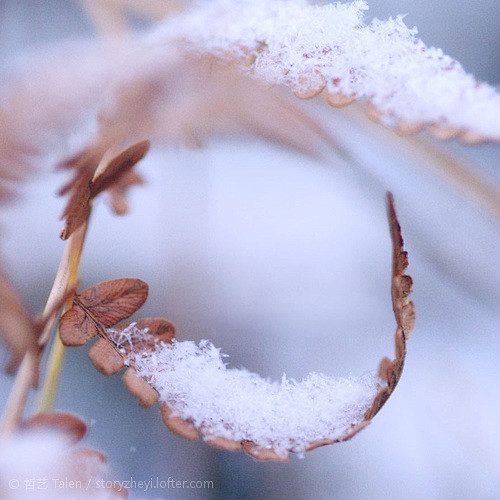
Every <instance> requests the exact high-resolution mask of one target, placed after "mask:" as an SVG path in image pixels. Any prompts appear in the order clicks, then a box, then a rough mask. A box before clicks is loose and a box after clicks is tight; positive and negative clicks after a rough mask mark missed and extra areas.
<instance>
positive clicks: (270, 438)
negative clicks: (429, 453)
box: [109, 324, 381, 452]
mask: <svg viewBox="0 0 500 500" xmlns="http://www.w3.org/2000/svg"><path fill="white" fill-rule="evenodd" d="M109 333H110V336H111V338H113V340H114V341H115V342H117V343H118V347H121V348H122V352H126V350H127V351H128V352H130V351H129V350H128V348H129V347H130V345H133V344H134V341H137V340H141V339H143V338H145V337H146V338H147V337H148V336H149V334H148V332H147V330H139V329H138V328H137V327H135V324H132V325H131V326H130V327H128V328H127V329H126V330H125V331H124V332H121V333H120V334H119V335H118V336H117V335H115V334H114V333H113V331H109ZM149 337H150V336H149ZM224 357H226V356H225V355H224V354H221V353H220V350H219V349H217V348H216V347H214V345H213V344H211V343H210V342H208V341H206V340H205V341H201V342H200V344H199V345H197V344H196V343H194V342H177V341H174V342H173V344H166V343H158V344H157V349H156V350H152V351H141V352H136V353H131V354H129V357H128V360H127V362H128V364H131V365H133V366H135V369H136V370H137V372H138V374H139V375H140V376H142V377H144V378H145V379H146V380H148V381H149V382H150V384H151V385H152V386H153V387H154V388H155V389H156V390H157V391H158V392H159V394H160V400H161V401H164V402H166V403H167V404H168V405H169V406H170V407H171V408H172V409H173V410H174V414H175V415H176V416H180V417H182V418H183V419H189V420H191V421H192V422H193V423H194V425H195V426H196V427H197V428H201V429H202V432H203V434H204V438H205V439H206V440H210V438H211V437H212V438H214V437H224V438H227V439H234V440H236V441H243V440H249V441H253V442H255V443H256V444H258V445H260V446H263V447H265V448H272V449H274V450H275V451H277V452H286V451H288V450H291V451H296V452H302V451H304V449H305V448H306V446H307V445H308V444H311V443H313V442H315V441H318V440H322V439H332V440H334V439H337V438H340V437H342V436H345V435H346V434H347V433H348V431H349V430H350V429H351V427H352V426H353V425H356V424H358V423H360V422H361V421H362V420H363V416H364V414H365V412H366V410H367V409H368V408H369V407H370V406H371V404H372V402H373V399H374V397H375V395H376V393H377V390H378V388H379V387H380V384H381V381H380V379H379V378H378V377H376V376H375V375H372V374H370V375H365V376H363V377H361V378H357V379H356V378H332V377H328V376H326V375H323V374H320V373H311V374H309V375H308V376H307V377H306V378H305V379H304V380H302V381H300V382H296V381H294V380H292V379H288V378H287V377H286V376H285V375H283V378H282V379H281V382H271V381H269V380H265V379H262V378H261V377H260V376H259V375H257V374H255V373H251V372H249V371H247V370H244V369H228V368H227V367H226V365H225V363H224V361H223V358H224Z"/></svg>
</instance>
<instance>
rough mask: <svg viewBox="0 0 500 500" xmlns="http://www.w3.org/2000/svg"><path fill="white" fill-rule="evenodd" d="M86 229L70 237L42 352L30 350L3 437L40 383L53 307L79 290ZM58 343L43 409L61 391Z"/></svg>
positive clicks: (49, 310)
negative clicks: (68, 294) (59, 386)
mask: <svg viewBox="0 0 500 500" xmlns="http://www.w3.org/2000/svg"><path fill="white" fill-rule="evenodd" d="M86 230H87V224H84V225H83V226H82V227H81V228H79V229H78V230H76V231H75V232H74V233H73V234H72V235H71V236H70V238H69V240H68V243H67V244H66V247H65V249H64V253H63V255H62V258H61V261H60V263H59V268H58V270H57V273H56V277H55V279H54V283H53V285H52V289H51V291H50V294H49V297H48V299H47V303H46V305H45V308H44V311H43V315H42V324H44V327H43V330H42V331H41V333H40V337H39V339H38V352H34V351H33V350H29V351H27V352H26V354H25V355H24V358H23V360H22V362H21V366H20V367H19V370H18V372H17V375H16V379H15V381H14V385H13V387H12V390H11V392H10V395H9V399H8V401H7V404H6V406H5V410H4V414H3V417H2V423H1V426H0V436H2V437H5V436H9V435H11V434H12V433H14V432H15V431H16V429H17V428H18V427H19V424H20V422H21V419H22V416H23V413H24V408H25V406H26V401H27V399H28V394H29V391H30V389H31V387H33V386H34V385H35V384H36V382H37V375H38V363H39V360H40V356H41V354H42V353H43V350H44V348H45V346H46V345H47V343H48V342H49V340H50V337H51V333H52V331H53V330H54V326H55V323H56V321H57V315H56V314H53V308H54V307H55V305H56V304H57V303H58V302H60V301H61V300H63V297H64V296H65V295H66V293H67V291H68V290H70V289H73V288H75V286H76V283H77V281H78V267H79V263H80V257H81V253H82V249H83V243H84V240H85V234H86ZM72 295H73V294H71V296H70V297H69V298H68V299H67V300H66V302H65V307H67V306H68V304H69V305H71V302H72V300H73V296H72ZM47 315H51V317H50V318H49V319H48V320H47V321H44V319H45V318H46V317H47ZM57 340H58V339H56V341H55V342H54V343H53V348H52V352H51V357H50V360H49V368H48V371H47V376H46V379H45V382H44V385H43V389H42V396H41V398H40V403H39V408H45V409H48V408H50V407H51V406H52V404H53V401H54V399H55V391H56V390H57V382H58V379H59V373H60V370H61V366H62V359H63V354H64V349H61V348H60V347H58V344H57Z"/></svg>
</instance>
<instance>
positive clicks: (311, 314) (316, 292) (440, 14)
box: [0, 0, 500, 500]
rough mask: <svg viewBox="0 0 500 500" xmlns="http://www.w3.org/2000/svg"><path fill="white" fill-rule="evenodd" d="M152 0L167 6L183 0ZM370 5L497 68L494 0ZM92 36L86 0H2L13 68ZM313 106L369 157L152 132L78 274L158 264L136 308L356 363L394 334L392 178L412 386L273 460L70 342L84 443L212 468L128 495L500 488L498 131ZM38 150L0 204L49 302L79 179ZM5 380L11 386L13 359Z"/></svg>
mask: <svg viewBox="0 0 500 500" xmlns="http://www.w3.org/2000/svg"><path fill="white" fill-rule="evenodd" d="M86 3H87V4H89V3H90V4H91V3H92V2H86ZM128 3H130V4H132V0H131V1H130V2H128ZM137 4H139V5H140V4H143V5H146V6H147V4H148V2H137ZM153 4H155V5H157V4H159V11H158V12H160V14H161V8H163V7H169V3H168V2H164V3H162V2H158V3H157V2H150V4H149V6H150V7H151V6H152V5H153ZM370 7H371V8H370V11H369V13H368V16H369V17H375V16H376V17H380V18H387V17H388V16H389V15H396V14H400V13H408V16H407V17H406V18H405V21H406V23H407V24H408V25H410V26H413V25H416V26H418V28H419V36H420V37H421V38H422V39H423V40H424V41H425V42H426V43H427V44H429V45H435V46H438V47H441V48H442V49H443V50H444V52H445V53H447V54H449V55H451V56H453V57H455V58H456V59H458V60H459V61H460V62H461V63H462V65H463V66H464V68H465V69H466V70H467V71H469V72H471V73H473V74H475V75H476V77H477V78H478V79H481V80H485V81H488V82H489V83H491V84H493V85H495V84H498V83H500V44H499V43H498V41H499V30H498V26H499V25H500V4H499V3H498V1H495V0H477V1H476V2H473V3H471V2H466V1H464V0H458V1H454V2H450V1H448V0H446V1H438V2H436V1H435V0H434V1H430V0H421V1H420V2H410V1H406V0H405V1H403V0H378V1H377V0H375V1H372V2H371V5H370ZM144 12H145V11H144V7H143V8H142V9H141V8H138V9H137V10H134V9H132V16H131V25H132V27H133V29H137V30H143V29H147V27H148V25H149V24H151V22H152V17H155V16H156V15H157V11H156V10H155V12H154V13H152V12H151V10H148V13H147V15H145V14H144ZM96 36H101V34H100V33H99V29H98V28H97V29H96V25H95V24H94V23H93V21H92V17H91V16H89V9H88V5H87V7H86V8H85V7H83V6H82V3H80V2H78V1H62V0H60V1H56V0H45V1H42V2H33V1H28V0H0V78H2V70H1V67H2V66H3V65H5V64H7V63H8V62H9V61H10V60H12V58H14V57H16V56H17V55H19V54H20V53H21V52H22V51H23V50H26V49H29V48H31V47H34V46H37V45H40V44H46V43H52V42H56V41H58V40H61V39H64V38H68V37H69V38H80V37H96ZM299 104H300V105H301V106H302V109H303V110H304V111H305V112H307V113H309V114H311V115H312V116H314V117H315V118H316V119H317V120H320V121H321V124H322V125H323V126H324V127H325V128H327V129H328V130H330V131H331V132H332V133H333V134H335V135H336V136H337V137H338V138H339V141H340V142H341V143H342V145H343V147H344V148H346V149H347V150H348V151H349V153H350V155H351V158H352V159H353V161H351V162H348V161H345V160H343V159H341V158H340V157H338V156H336V155H335V153H334V152H332V154H331V156H329V157H327V158H324V159H317V158H316V159H315V158H310V157H306V156H304V155H300V154H298V153H295V152H291V151H289V150H286V149H284V148H280V147H279V146H276V145H271V144H268V143H265V142H264V141H261V140H258V139H255V138H253V137H241V138H232V139H230V140H229V139H227V140H220V139H219V140H213V141H210V142H208V144H207V145H206V147H204V148H203V149H201V150H196V151H191V150H188V149H182V148H165V147H161V146H160V145H156V146H155V147H154V148H153V150H152V152H151V153H150V155H149V156H148V157H147V158H146V159H145V160H144V161H143V162H142V163H141V164H140V167H139V170H140V171H141V173H143V174H144V176H145V178H146V180H147V184H146V185H145V186H144V187H140V188H136V189H133V190H132V192H131V197H130V202H131V212H130V214H129V215H127V216H125V217H123V218H117V217H115V216H112V215H111V214H110V212H109V210H108V208H107V207H106V206H105V203H103V202H102V201H101V202H99V203H98V205H97V208H96V210H95V212H94V214H93V217H92V221H91V226H90V230H89V235H88V240H87V243H86V248H85V251H84V257H83V261H82V269H81V285H82V287H86V286H89V285H91V284H94V283H96V282H99V281H104V280H107V279H112V278H118V277H128V276H130V277H139V278H141V279H143V280H145V281H147V282H148V283H149V285H150V298H149V300H148V302H147V304H146V305H145V306H144V308H143V309H142V310H141V316H165V317H167V318H169V319H170V320H172V321H173V322H174V323H175V324H176V325H177V329H178V338H179V339H180V340H188V339H189V340H199V339H205V338H208V339H210V340H212V341H213V342H214V343H215V345H216V346H218V347H221V348H222V350H223V352H226V353H228V354H230V356H231V357H230V362H231V364H232V365H233V366H244V367H246V368H248V369H250V370H252V371H257V372H258V373H260V374H261V375H262V376H266V377H272V378H279V377H281V375H282V373H284V372H285V373H286V374H287V375H288V376H291V377H296V378H302V377H304V376H305V375H306V374H307V373H308V372H310V371H319V372H324V373H328V374H330V375H339V376H343V375H348V374H354V375H359V374H361V373H363V372H365V371H368V370H372V369H375V368H376V367H377V366H378V362H379V360H380V359H381V358H382V357H384V356H386V355H391V356H392V354H393V334H394V329H395V325H394V319H393V316H392V310H391V302H390V293H389V288H390V266H391V263H390V258H391V250H390V240H389V235H388V229H387V223H386V220H385V206H384V193H385V191H386V190H387V189H390V190H391V191H393V192H394V195H395V199H396V206H397V209H398V213H399V217H400V221H401V225H402V229H403V235H404V236H405V241H406V247H407V250H408V251H409V255H410V268H409V272H410V274H411V275H412V276H413V278H414V282H415V286H414V294H413V300H414V302H415V304H416V308H417V327H416V329H415V332H414V333H413V334H412V336H411V338H410V340H409V345H408V357H407V362H406V368H405V372H404V374H403V377H402V379H401V381H400V384H399V386H398V388H397V390H396V392H395V393H394V395H393V397H392V398H391V399H390V400H389V402H388V403H387V405H386V406H385V407H384V409H383V410H382V411H381V412H380V414H379V415H378V416H377V417H376V418H375V419H374V421H373V422H372V424H371V425H370V426H369V428H368V429H366V430H365V431H364V432H362V433H360V434H359V435H358V436H356V437H355V438H354V439H353V440H352V441H350V442H347V443H344V444H339V445H334V446H328V447H324V448H320V449H318V450H315V451H313V452H311V453H309V454H307V456H306V457H305V459H303V460H300V459H293V460H292V461H291V462H290V463H288V464H274V463H258V462H255V461H253V460H252V459H250V458H249V457H247V456H245V455H244V454H242V453H240V454H232V453H228V452H222V451H218V450H215V449H212V448H210V447H208V446H206V445H205V444H203V443H202V442H195V443H190V442H187V441H184V440H182V439H180V438H178V437H177V436H175V435H173V434H171V433H170V432H169V431H168V430H167V429H166V428H165V427H164V426H163V424H162V422H161V420H160V418H159V415H158V409H157V408H152V409H142V408H139V407H138V405H137V403H136V401H135V400H134V399H133V398H132V397H131V396H129V394H128V393H127V391H126V390H125V388H124V387H123V385H122V383H121V380H120V377H119V376H115V377H112V378H106V377H104V376H103V375H101V374H100V373H98V372H97V371H96V370H94V368H93V366H92V364H91V362H90V360H89V359H88V358H87V356H86V348H79V349H70V350H68V351H67V354H66V358H65V364H64V371H63V375H62V381H61V387H60V393H59V397H58V400H57V407H58V408H60V409H67V410H71V411H74V412H77V413H79V414H80V415H82V416H84V417H85V419H86V420H87V421H88V422H89V423H90V433H89V436H88V438H87V444H88V445H89V446H95V447H97V448H99V449H102V450H103V451H105V453H106V454H107V455H108V457H109V462H110V464H111V469H112V477H113V478H114V479H123V480H125V479H128V478H130V477H132V478H134V479H135V480H137V481H139V480H146V481H148V480H149V479H150V478H156V477H158V478H159V479H160V480H168V478H169V477H171V478H174V479H175V480H210V481H213V482H214V485H215V488H214V489H205V490H202V489H198V490H189V489H183V490H179V489H177V490H176V489H169V490H155V491H152V492H143V491H136V492H131V498H228V499H231V498H235V499H236V498H245V499H246V498H269V499H278V498H284V497H287V498H293V499H295V498H297V499H299V498H312V499H318V500H322V499H329V498H339V499H355V498H356V499H357V498H368V499H369V498H374V499H375V498H410V499H413V498H415V499H416V498H439V499H441V498H443V499H446V498H450V499H451V498H453V499H459V498H468V499H469V498H478V499H479V498H481V499H482V498H485V499H489V498H491V499H493V498H499V497H500V475H499V471H500V435H499V432H498V422H499V417H500V398H499V396H500V394H499V383H498V381H499V373H498V371H499V370H498V359H499V357H500V341H499V339H498V330H499V324H500V323H499V320H500V314H499V307H498V305H499V299H500V288H499V278H500V265H499V259H498V254H499V249H500V234H499V227H498V220H499V219H498V197H497V198H496V200H495V190H496V192H497V193H498V186H499V180H500V176H499V170H498V167H499V166H500V159H499V154H498V152H499V150H498V146H491V145H482V146H474V147H465V146H462V145H460V144H458V143H456V142H451V143H438V142H437V141H434V140H433V139H431V138H430V137H428V136H426V135H425V134H423V135H422V136H419V137H417V138H400V137H398V136H397V135H395V134H393V133H391V132H389V131H387V130H385V129H383V128H382V127H380V126H378V125H375V124H373V123H371V122H369V121H368V120H367V119H366V118H365V117H364V116H362V115H361V113H360V112H359V110H358V109H357V108H356V107H353V108H348V109H346V110H335V109H331V108H327V107H326V106H325V105H324V104H323V103H322V102H321V101H320V100H314V101H310V102H309V101H308V102H304V103H299ZM42 166H43V167H44V168H42V169H41V170H40V172H39V173H38V174H37V175H35V176H34V177H32V178H31V179H30V180H29V181H28V182H27V183H26V184H24V186H23V188H22V194H21V196H20V197H19V199H18V200H17V201H16V203H15V204H11V205H9V206H5V207H2V210H1V214H0V224H1V233H2V238H1V242H0V250H1V253H2V256H3V260H4V263H5V265H6V268H7V269H8V271H9V275H10V276H11V278H12V280H13V282H14V283H15V285H16V286H17V288H18V290H19V292H20V294H21V295H22V297H23V298H24V299H25V300H26V302H27V303H28V304H29V305H30V307H31V308H32V310H33V311H38V310H40V309H41V308H42V307H43V304H44V302H45V300H46V296H47V293H48V291H49V289H50V286H51V283H52V279H53V277H54V274H55V271H56V269H57V265H58V262H59V259H60V255H61V253H62V249H63V242H62V241H61V240H59V238H58V235H59V232H60V230H61V227H62V225H61V222H60V221H59V220H58V219H59V216H60V213H61V211H62V208H63V201H62V200H61V199H59V198H57V197H56V196H55V191H56V188H57V187H58V186H59V185H60V184H61V183H62V182H63V180H64V178H63V176H61V174H60V173H55V172H54V171H53V170H52V168H51V165H49V163H47V164H46V165H42ZM457 172H459V173H463V172H465V173H466V175H465V178H464V177H463V176H461V175H459V173H457ZM464 179H465V180H464ZM477 186H480V188H478V187H477ZM495 203H496V208H495ZM2 361H3V360H2ZM0 379H1V384H0V397H1V400H2V401H5V399H6V397H7V394H8V390H9V387H10V384H11V379H10V378H8V377H7V376H5V375H4V374H1V375H0Z"/></svg>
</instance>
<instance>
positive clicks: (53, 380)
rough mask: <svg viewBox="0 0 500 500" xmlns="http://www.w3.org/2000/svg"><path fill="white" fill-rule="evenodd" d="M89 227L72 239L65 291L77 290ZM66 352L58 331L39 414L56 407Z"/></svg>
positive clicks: (68, 303) (53, 344)
mask: <svg viewBox="0 0 500 500" xmlns="http://www.w3.org/2000/svg"><path fill="white" fill-rule="evenodd" d="M87 227H88V221H87V222H86V223H85V224H84V225H83V226H82V227H81V228H79V229H78V230H77V231H76V232H75V233H74V234H73V235H72V236H71V237H70V239H71V241H70V242H69V245H68V246H69V261H68V268H67V269H68V275H67V280H66V288H65V290H72V289H75V288H76V285H77V283H78V269H79V266H80V258H81V255H82V250H83V244H84V242H85V236H86V233H87ZM73 297H74V293H71V294H70V295H69V296H68V298H67V299H66V302H65V303H64V306H63V309H62V314H64V313H65V312H66V311H67V310H68V309H69V308H70V307H71V305H72V304H73ZM64 351H65V347H64V345H63V343H62V342H61V339H60V338H59V330H58V331H57V333H56V335H55V337H54V341H53V343H52V347H51V349H50V354H49V361H48V365H47V372H46V375H45V379H44V383H43V386H42V389H41V392H40V397H39V399H38V408H37V409H38V412H48V411H50V410H51V409H52V408H53V406H54V401H55V398H56V395H57V389H58V387H59V377H60V374H61V369H62V363H63V359H64Z"/></svg>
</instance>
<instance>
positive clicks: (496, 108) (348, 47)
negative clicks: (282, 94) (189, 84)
mask: <svg viewBox="0 0 500 500" xmlns="http://www.w3.org/2000/svg"><path fill="white" fill-rule="evenodd" d="M367 10H368V5H367V3H366V2H365V1H362V0H357V1H354V2H350V3H333V4H321V5H314V4H311V3H310V2H309V1H307V0H210V1H203V2H195V3H194V5H193V7H192V8H191V9H189V10H188V11H187V12H186V13H184V14H181V15H179V16H175V17H172V18H169V19H168V20H166V21H164V23H163V24H162V25H161V26H160V27H159V28H158V29H157V30H156V31H155V33H154V34H153V35H152V36H151V38H150V42H152V43H160V44H161V43H162V42H165V41H168V40H172V39H174V40H175V39H178V40H182V42H183V43H184V44H187V46H188V47H190V48H191V50H194V51H195V52H196V53H198V54H210V55H215V56H218V57H221V58H222V59H226V60H232V61H234V60H236V61H238V60H240V61H246V62H247V64H248V62H249V61H250V64H249V65H248V67H245V65H244V64H242V67H243V68H246V69H247V70H248V71H250V72H251V73H252V74H254V75H255V76H256V77H258V78H259V79H261V80H264V81H266V82H268V83H271V84H284V85H289V86H291V87H292V88H294V89H297V90H299V91H300V90H301V89H302V90H307V88H308V87H309V86H312V87H315V86H317V85H318V82H321V81H323V82H325V83H326V87H327V90H328V91H329V92H331V93H338V92H341V93H343V94H345V95H347V96H351V95H352V96H357V97H365V98H368V99H370V100H371V101H372V103H373V104H374V105H375V106H376V108H377V109H379V110H380V111H381V112H383V113H384V116H385V120H386V122H387V124H391V123H392V122H394V123H396V122H398V121H404V122H410V123H436V122H438V123H443V124H445V125H447V126H450V127H454V128H457V129H467V130H472V131H474V132H475V133H477V134H480V135H482V136H484V137H485V138H489V139H493V140H500V95H499V94H498V93H497V92H496V91H495V89H494V88H493V87H491V86H489V85H487V84H483V83H481V84H479V83H478V82H476V81H475V79H474V77H473V76H471V75H468V74H467V73H466V72H465V71H464V70H463V69H462V67H461V66H460V64H459V63H458V62H457V61H455V60H453V59H452V58H451V57H449V56H447V55H445V54H444V53H443V52H442V50H441V49H438V48H434V47H427V46H426V45H425V44H424V43H423V42H422V41H421V40H419V39H418V38H417V37H416V34H417V29H416V28H408V27H407V26H406V25H405V24H404V22H403V18H402V16H397V17H395V18H390V19H388V20H386V21H380V20H378V19H375V20H373V21H372V22H371V23H369V24H365V22H364V16H365V11H367ZM252 61H253V62H252Z"/></svg>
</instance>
